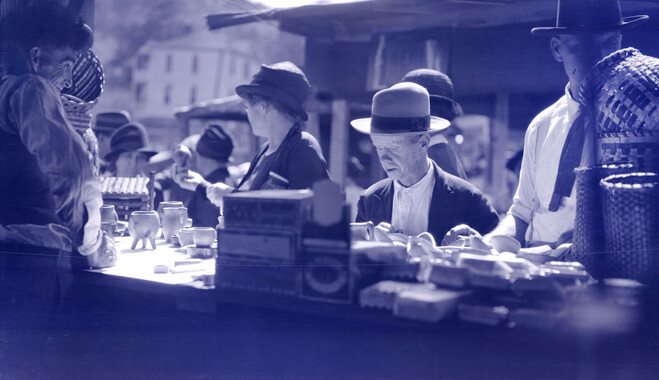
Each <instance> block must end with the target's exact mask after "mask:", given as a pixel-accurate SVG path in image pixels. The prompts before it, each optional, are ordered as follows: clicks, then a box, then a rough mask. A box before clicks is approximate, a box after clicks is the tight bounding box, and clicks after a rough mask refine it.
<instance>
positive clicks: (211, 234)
mask: <svg viewBox="0 0 659 380" xmlns="http://www.w3.org/2000/svg"><path fill="white" fill-rule="evenodd" d="M192 238H193V240H194V244H195V245H196V246H197V247H210V246H211V245H213V242H214V241H215V228H213V227H196V228H195V229H194V232H193V233H192Z"/></svg>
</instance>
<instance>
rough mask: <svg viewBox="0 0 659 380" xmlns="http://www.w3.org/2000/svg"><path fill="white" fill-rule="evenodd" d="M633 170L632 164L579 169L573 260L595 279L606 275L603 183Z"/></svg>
mask: <svg viewBox="0 0 659 380" xmlns="http://www.w3.org/2000/svg"><path fill="white" fill-rule="evenodd" d="M632 171H634V165H632V164H620V165H596V166H590V167H580V168H576V169H575V172H576V175H577V178H576V193H577V206H576V215H575V221H574V235H573V239H572V243H573V247H572V248H573V249H572V251H571V252H572V253H571V257H569V260H570V261H579V262H581V263H583V264H584V265H585V266H586V268H587V269H588V272H590V274H591V275H592V276H593V277H595V278H602V277H603V276H604V271H603V270H604V249H605V247H604V217H603V215H602V191H601V188H600V181H601V180H602V178H605V177H608V176H610V175H613V174H624V173H630V172H632Z"/></svg>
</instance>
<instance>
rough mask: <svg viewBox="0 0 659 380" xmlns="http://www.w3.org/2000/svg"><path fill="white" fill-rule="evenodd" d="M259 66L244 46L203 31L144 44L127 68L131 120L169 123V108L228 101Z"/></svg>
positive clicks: (248, 44)
mask: <svg viewBox="0 0 659 380" xmlns="http://www.w3.org/2000/svg"><path fill="white" fill-rule="evenodd" d="M260 64H261V61H260V59H259V58H258V57H257V56H256V55H255V54H254V51H253V50H252V49H250V43H249V41H247V40H243V41H236V40H231V41H228V39H227V38H226V37H225V36H224V35H221V34H218V33H211V32H209V31H199V32H194V33H191V34H189V35H187V36H183V37H180V38H176V39H172V40H168V41H149V42H147V43H146V44H145V45H143V46H142V47H141V48H140V49H139V50H138V52H137V55H136V56H135V57H133V59H132V62H131V65H130V66H131V68H132V80H131V97H132V98H133V102H134V115H135V117H137V118H154V117H155V118H159V117H163V118H172V117H173V114H174V111H173V110H174V109H175V108H178V107H182V106H186V105H189V104H193V103H197V102H199V101H201V100H206V99H215V98H222V97H226V96H230V95H233V94H234V89H235V87H236V86H237V85H239V84H242V83H245V82H248V81H249V79H250V78H251V77H252V74H253V73H255V72H256V71H257V70H258V68H259V66H260Z"/></svg>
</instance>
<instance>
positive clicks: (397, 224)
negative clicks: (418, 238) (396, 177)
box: [391, 160, 435, 235]
mask: <svg viewBox="0 0 659 380" xmlns="http://www.w3.org/2000/svg"><path fill="white" fill-rule="evenodd" d="M433 168H434V167H433V165H432V163H431V161H430V160H428V171H427V172H426V174H425V175H424V176H423V177H422V178H421V179H420V180H419V181H418V182H417V183H415V184H414V185H412V186H410V187H405V186H403V185H401V184H400V182H398V181H394V204H393V209H392V215H391V224H392V226H393V227H394V228H396V229H398V230H401V231H402V232H403V233H404V234H406V235H418V234H420V233H421V232H426V231H428V213H429V212H430V201H431V199H432V192H433V188H434V187H435V171H434V170H433Z"/></svg>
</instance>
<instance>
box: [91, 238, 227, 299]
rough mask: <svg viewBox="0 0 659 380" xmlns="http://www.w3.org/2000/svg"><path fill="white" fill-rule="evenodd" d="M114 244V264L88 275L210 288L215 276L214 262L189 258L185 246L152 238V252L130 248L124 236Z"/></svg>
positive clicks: (147, 248) (213, 248)
mask: <svg viewBox="0 0 659 380" xmlns="http://www.w3.org/2000/svg"><path fill="white" fill-rule="evenodd" d="M114 241H115V246H116V249H117V255H118V257H117V262H116V264H115V265H114V266H113V267H111V268H105V269H93V270H90V271H91V272H96V273H103V274H107V275H111V276H119V277H127V278H133V279H138V280H145V281H152V282H157V283H162V284H170V285H192V286H195V287H210V286H212V278H213V276H214V274H215V260H213V259H212V257H208V258H200V257H193V256H195V255H194V253H193V256H190V254H189V250H188V249H187V248H186V247H181V246H180V245H178V244H174V243H168V242H166V241H165V240H164V239H163V238H157V239H156V248H155V249H152V248H151V246H150V245H147V246H146V247H143V246H142V245H141V244H138V245H137V247H135V249H132V248H131V244H132V238H131V237H130V236H128V234H126V236H118V237H115V238H114ZM215 247H216V246H213V247H212V250H215V249H216V248H215Z"/></svg>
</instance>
